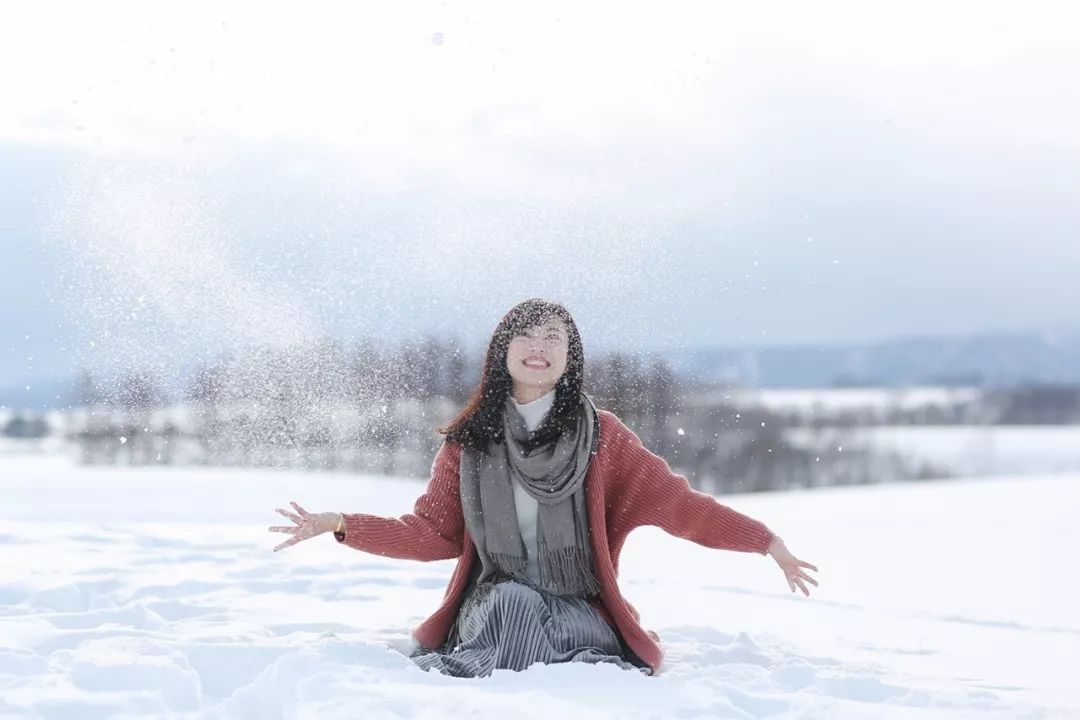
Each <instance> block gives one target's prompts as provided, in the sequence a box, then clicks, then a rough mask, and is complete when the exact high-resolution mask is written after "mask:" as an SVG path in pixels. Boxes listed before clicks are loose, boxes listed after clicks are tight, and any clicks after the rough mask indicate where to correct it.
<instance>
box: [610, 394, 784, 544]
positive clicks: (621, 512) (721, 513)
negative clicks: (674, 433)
mask: <svg viewBox="0 0 1080 720" xmlns="http://www.w3.org/2000/svg"><path fill="white" fill-rule="evenodd" d="M612 418H613V419H614V420H615V422H614V423H612V425H613V426H614V428H615V430H616V433H615V434H616V441H615V443H614V445H615V447H614V448H613V449H614V451H615V460H614V463H615V465H614V475H615V477H613V478H612V479H611V481H609V485H610V487H609V490H608V492H609V493H610V494H611V496H612V501H611V509H610V510H609V511H608V513H609V515H611V514H612V513H613V514H614V518H613V519H615V520H616V521H617V522H621V523H625V524H627V526H626V527H625V528H624V530H625V532H627V533H629V532H630V530H632V529H634V528H636V527H640V526H642V525H655V526H657V527H659V528H661V529H663V530H664V531H665V532H667V533H669V534H671V535H674V536H675V537H679V538H683V539H685V540H690V541H692V542H695V543H697V544H698V545H703V546H705V547H709V548H716V549H722V550H735V551H738V552H756V553H760V554H762V555H764V554H766V552H767V551H768V548H769V543H771V542H772V539H773V537H774V535H773V533H772V531H771V530H769V528H768V527H766V526H765V524H764V523H762V522H760V521H758V520H755V519H753V518H751V517H748V516H746V515H743V514H742V513H740V512H737V511H735V510H733V509H732V508H730V507H728V506H727V505H724V504H722V503H720V502H718V501H717V500H716V499H715V498H714V497H712V496H711V495H706V494H705V493H701V492H698V491H696V490H694V489H693V488H691V487H690V483H689V482H687V480H686V478H685V477H683V476H682V475H678V474H676V473H675V472H673V471H672V470H671V467H670V466H669V465H668V463H667V461H666V460H664V459H663V458H661V457H660V456H658V455H656V454H655V453H652V452H650V451H649V450H648V449H647V448H645V447H644V446H643V445H642V443H641V439H640V438H639V437H638V436H637V434H636V433H634V431H633V430H631V429H630V428H628V427H626V425H624V424H623V423H622V421H621V420H618V418H616V417H615V416H614V415H612Z"/></svg>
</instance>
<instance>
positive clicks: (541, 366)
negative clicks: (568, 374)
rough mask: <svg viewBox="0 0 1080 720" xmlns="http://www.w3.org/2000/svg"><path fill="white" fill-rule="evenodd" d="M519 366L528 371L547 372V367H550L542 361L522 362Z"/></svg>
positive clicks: (549, 364)
mask: <svg viewBox="0 0 1080 720" xmlns="http://www.w3.org/2000/svg"><path fill="white" fill-rule="evenodd" d="M521 364H522V365H524V366H525V367H527V368H529V369H530V370H547V369H548V368H549V367H551V363H546V362H542V361H535V360H533V361H530V360H522V361H521Z"/></svg>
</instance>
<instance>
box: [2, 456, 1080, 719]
mask: <svg viewBox="0 0 1080 720" xmlns="http://www.w3.org/2000/svg"><path fill="white" fill-rule="evenodd" d="M0 488H2V490H3V502H2V503H0V558H2V559H0V717H19V718H22V717H32V718H33V717H41V718H79V719H80V720H83V719H86V718H99V717H100V718H104V717H127V718H134V717H145V718H159V717H170V716H177V717H181V716H182V717H239V718H260V719H263V718H276V717H290V718H308V717H310V718H315V717H319V718H337V717H340V718H365V719H366V718H391V717H393V718H406V717H407V718H414V717H415V718H444V717H485V718H486V717H491V718H495V717H505V716H507V715H512V716H513V717H515V718H521V719H524V718H533V717H535V718H541V717H542V718H545V719H550V718H552V717H561V718H585V717H589V718H668V717H672V718H698V717H700V718H722V717H732V718H758V717H770V718H882V719H885V718H888V719H893V718H900V719H903V718H972V717H979V718H981V717H1000V718H1070V717H1073V718H1075V717H1080V687H1078V683H1077V678H1078V677H1080V676H1078V674H1077V673H1078V668H1080V613H1078V612H1077V600H1076V597H1077V590H1080V581H1078V580H1077V579H1076V575H1075V572H1074V566H1075V564H1076V563H1075V560H1076V558H1077V557H1078V556H1080V527H1078V526H1077V525H1076V523H1075V514H1076V510H1077V508H1078V507H1080V476H1076V475H1058V476H1046V477H1039V476H1026V477H1014V478H998V479H993V480H965V481H948V482H933V483H918V484H910V485H883V486H869V487H857V488H831V489H817V490H813V491H808V492H791V493H785V494H777V495H768V496H766V495H759V496H726V497H724V498H723V502H725V503H727V504H729V505H731V506H733V507H735V508H736V509H739V510H741V511H743V512H746V513H748V514H750V515H752V516H754V517H757V518H759V519H761V520H763V521H765V522H766V523H768V524H769V525H770V526H771V527H772V528H774V529H775V530H776V531H777V532H779V533H781V534H782V535H783V536H784V537H785V538H786V539H787V542H788V545H789V547H790V548H791V549H792V550H793V551H794V552H795V554H796V555H797V556H799V557H802V558H804V559H806V560H809V561H811V562H814V563H816V564H817V565H818V566H819V567H820V572H819V573H818V577H819V579H820V582H821V586H820V588H818V589H817V590H816V591H814V592H813V595H812V596H811V597H810V598H806V597H803V596H802V595H801V594H800V595H797V596H794V595H792V594H790V593H789V592H788V589H787V585H786V583H785V581H784V579H783V576H782V574H781V573H780V571H779V570H778V569H777V568H776V566H775V564H774V563H773V562H772V560H771V559H768V558H763V557H761V556H757V555H750V554H741V553H731V552H722V551H715V550H708V549H705V548H701V547H698V546H696V545H693V544H692V543H689V542H686V541H683V540H679V539H676V538H672V537H669V536H667V535H665V534H664V533H663V532H661V531H660V530H657V529H655V528H643V529H641V530H638V531H637V532H635V533H634V534H633V535H632V536H631V538H630V539H629V541H628V542H627V545H626V548H625V550H624V553H623V561H622V567H621V578H620V581H621V584H622V586H623V589H624V592H625V594H626V595H627V596H628V597H629V599H630V600H631V602H633V603H634V604H635V605H636V606H637V607H638V609H639V610H640V611H641V614H642V617H643V620H644V621H645V625H646V626H647V627H649V628H652V629H655V630H657V631H658V632H659V633H660V635H661V637H662V639H663V642H664V645H665V647H666V649H667V660H666V666H665V668H664V672H663V673H662V674H661V675H660V676H658V677H651V678H650V677H644V676H641V675H639V674H638V673H630V672H626V671H622V670H619V669H618V668H615V667H613V666H589V665H578V664H569V665H553V666H542V665H536V666H533V667H532V668H530V669H529V670H527V671H525V672H522V673H513V672H509V671H499V672H496V674H495V675H494V676H492V677H490V678H482V679H467V680H463V679H456V678H447V677H442V676H439V675H436V674H427V673H424V672H421V671H420V670H419V668H417V667H415V666H414V665H413V664H412V663H411V661H409V660H408V659H407V658H405V657H404V656H403V655H401V654H399V653H398V652H396V651H395V650H394V649H393V648H395V647H401V646H402V644H403V643H404V642H405V640H406V636H407V633H408V630H409V628H411V627H412V626H413V625H414V624H415V623H416V622H418V621H419V620H420V619H422V618H423V617H426V615H427V614H428V613H429V612H431V611H432V610H433V609H434V608H435V607H436V606H437V605H438V602H439V599H440V598H441V596H442V593H443V590H444V588H445V585H446V581H447V578H448V577H449V573H450V571H451V568H452V566H453V563H452V561H444V562H437V563H415V562H407V561H396V560H390V559H386V558H381V557H377V556H373V555H367V554H364V553H359V552H356V551H354V550H351V549H349V548H345V547H342V546H338V545H337V544H336V543H335V542H334V541H333V539H332V538H330V537H320V538H316V539H314V540H311V541H308V542H306V543H301V544H300V545H298V546H296V547H293V548H290V549H288V550H286V551H285V552H283V553H272V552H271V551H270V548H271V547H273V545H274V544H276V543H277V542H279V541H280V539H281V536H279V535H271V534H270V533H268V532H267V531H266V529H265V528H266V527H267V526H269V525H273V524H279V522H280V516H278V515H277V514H276V513H274V512H273V509H274V508H275V507H277V506H282V505H285V504H286V503H287V502H288V501H289V500H291V499H295V500H297V501H299V502H301V503H302V504H304V505H305V506H306V507H307V508H308V509H310V510H346V511H364V512H373V513H380V514H384V515H397V514H400V513H402V512H405V511H407V510H408V509H410V508H411V506H412V502H413V500H414V499H415V497H416V495H417V494H418V493H419V492H421V490H422V488H423V480H419V481H417V480H405V479H403V480H394V479H388V478H381V477H362V476H357V475H351V474H344V473H340V474H330V473H322V474H311V473H302V472H280V471H259V470H209V469H194V468H155V469H145V468H141V469H136V468H111V467H109V468H103V467H94V468H81V467H78V466H75V465H73V464H72V463H71V462H70V461H69V460H67V459H64V458H62V457H54V456H48V455H44V456H43V455H11V454H9V455H3V456H0ZM695 568H696V570H694V571H692V569H695Z"/></svg>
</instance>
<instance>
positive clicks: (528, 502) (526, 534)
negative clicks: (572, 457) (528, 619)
mask: <svg viewBox="0 0 1080 720" xmlns="http://www.w3.org/2000/svg"><path fill="white" fill-rule="evenodd" d="M510 400H511V401H513V403H514V407H515V408H517V411H518V412H519V413H521V417H523V418H524V419H525V427H526V428H528V430H529V432H532V431H533V430H535V429H536V428H538V427H540V423H541V422H543V420H544V416H545V415H547V412H548V410H550V409H551V406H552V404H553V403H554V402H555V390H554V389H552V390H551V391H550V392H548V394H547V395H543V396H541V397H538V398H536V399H535V400H533V401H532V402H528V403H525V404H524V405H522V404H521V403H519V402H518V401H517V400H515V399H514V396H513V395H511V396H510ZM514 506H515V507H516V509H517V519H518V528H519V529H520V530H521V539H522V541H523V542H524V544H525V561H526V572H527V574H528V576H529V577H530V578H531V579H532V580H533V582H537V583H538V582H540V565H539V563H538V562H537V560H536V512H537V509H538V507H539V504H538V503H537V502H536V500H535V499H534V498H533V496H532V495H530V494H529V493H528V491H526V490H525V488H524V487H522V486H521V481H520V480H518V479H517V478H514Z"/></svg>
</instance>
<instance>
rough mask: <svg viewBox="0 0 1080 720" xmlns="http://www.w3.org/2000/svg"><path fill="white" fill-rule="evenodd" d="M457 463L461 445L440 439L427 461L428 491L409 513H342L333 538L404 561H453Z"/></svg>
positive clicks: (459, 523) (459, 531)
mask: <svg viewBox="0 0 1080 720" xmlns="http://www.w3.org/2000/svg"><path fill="white" fill-rule="evenodd" d="M460 459H461V445H459V444H457V443H455V442H451V441H448V440H444V441H443V444H442V447H440V448H439V452H438V453H437V454H436V455H435V461H434V462H433V463H432V466H431V479H430V480H429V481H428V485H427V489H426V490H425V491H424V493H423V494H422V495H421V496H420V497H419V498H417V499H416V502H415V504H414V506H413V511H412V512H411V513H406V514H405V515H402V516H400V517H396V518H387V517H380V516H378V515H367V514H364V513H345V514H344V515H345V530H344V532H343V533H340V534H337V533H335V536H334V537H335V538H337V540H338V542H341V543H342V544H344V545H348V546H349V547H351V548H355V549H357V550H363V551H364V552H369V553H373V554H375V555H383V556H386V557H392V558H400V559H404V560H421V561H430V560H448V559H450V558H456V557H458V556H459V555H461V550H462V545H463V543H464V538H465V535H464V532H465V518H464V516H463V515H462V513H461V495H460V491H459V483H460V475H459V472H460V469H459V468H460Z"/></svg>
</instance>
